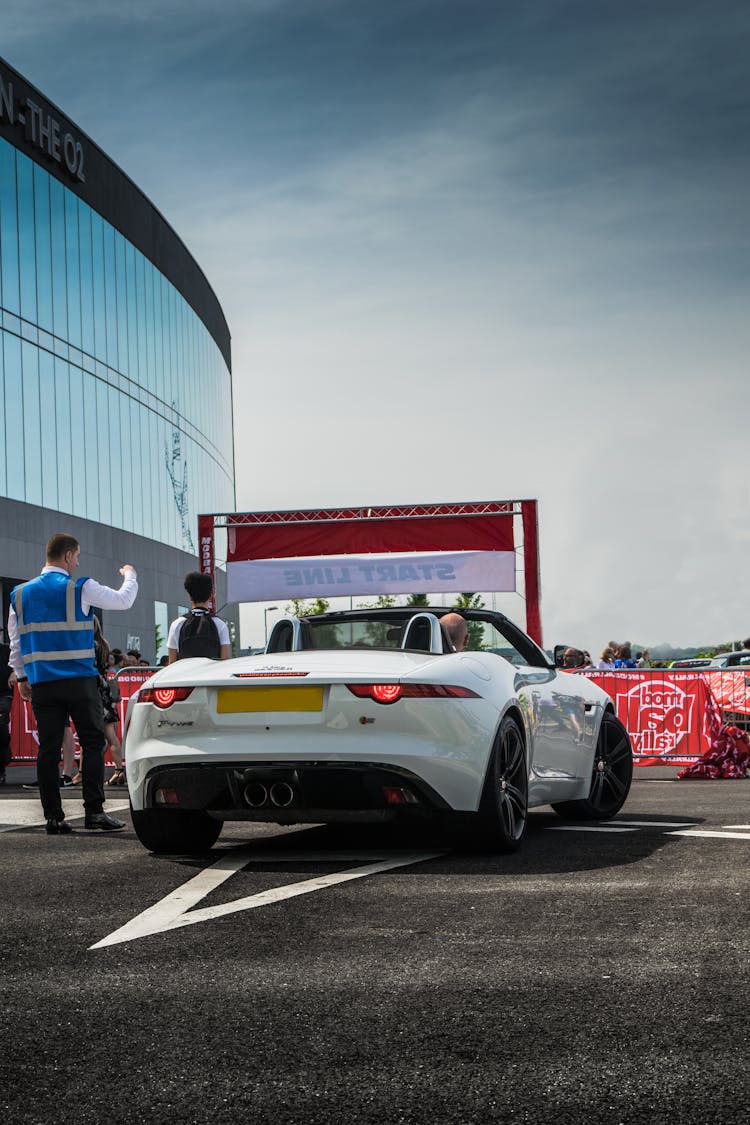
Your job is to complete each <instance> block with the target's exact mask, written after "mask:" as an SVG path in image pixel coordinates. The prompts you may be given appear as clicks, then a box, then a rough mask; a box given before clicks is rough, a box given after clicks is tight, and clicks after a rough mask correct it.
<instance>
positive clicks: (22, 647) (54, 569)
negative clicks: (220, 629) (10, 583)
mask: <svg viewBox="0 0 750 1125" xmlns="http://www.w3.org/2000/svg"><path fill="white" fill-rule="evenodd" d="M80 554H81V548H80V545H79V543H78V540H77V539H76V538H75V537H74V536H72V535H67V534H58V535H53V536H52V538H51V539H50V540H49V542H48V543H47V565H46V566H45V567H44V568H43V569H42V573H41V574H40V575H39V577H38V578H32V579H31V581H30V582H24V583H23V584H22V585H20V586H16V588H15V589H14V590H13V592H12V594H11V596H10V601H11V605H10V612H9V613H8V638H9V640H10V659H9V663H10V666H11V668H12V669H13V671H14V673H15V678H16V682H17V684H18V691H19V694H20V696H21V698H22V699H25V700H30V701H31V705H32V707H33V709H34V717H35V719H36V725H37V730H38V732H39V753H38V756H37V781H38V783H39V796H40V798H41V801H42V808H43V810H44V816H45V819H46V821H47V832H48V833H50V835H66V834H67V833H69V832H72V831H73V829H72V827H71V825H70V824H68V822H67V821H66V819H65V815H64V813H63V808H62V802H61V800H60V782H59V774H58V759H59V756H60V746H61V744H62V740H63V734H64V732H65V723H66V721H67V719H68V716H70V718H71V719H72V720H73V723H74V724H75V728H76V732H77V734H78V741H79V742H80V744H81V773H82V778H83V782H82V784H83V807H84V811H85V814H86V815H85V819H84V826H85V827H86V828H99V829H102V830H103V831H105V832H112V831H115V830H117V829H120V828H124V827H125V823H124V821H122V820H115V819H114V817H111V816H108V815H107V813H105V812H104V807H103V806H104V748H105V738H104V727H103V715H102V705H101V699H100V696H99V688H98V673H97V669H96V664H95V663H94V610H93V607H94V606H98V607H99V608H101V609H130V607H131V605H132V604H133V602H134V601H135V598H136V594H137V593H138V581H137V575H136V573H135V570H134V568H133V567H132V566H130V565H129V564H127V565H125V566H123V567H120V574H121V575H122V577H123V582H122V586H121V587H120V589H119V590H113V589H111V588H110V587H109V586H102V585H100V583H99V582H96V581H95V580H94V579H93V578H76V577H75V572H76V570H77V569H78V563H79V558H80Z"/></svg>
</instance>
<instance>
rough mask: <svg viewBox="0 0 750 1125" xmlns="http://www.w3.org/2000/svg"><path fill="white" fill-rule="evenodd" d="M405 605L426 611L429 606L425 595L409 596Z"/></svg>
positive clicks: (428, 600)
mask: <svg viewBox="0 0 750 1125" xmlns="http://www.w3.org/2000/svg"><path fill="white" fill-rule="evenodd" d="M406 604H407V605H408V606H410V607H411V608H413V609H426V608H427V606H428V605H429V604H430V599H429V598H428V597H427V594H409V597H408V598H407V599H406Z"/></svg>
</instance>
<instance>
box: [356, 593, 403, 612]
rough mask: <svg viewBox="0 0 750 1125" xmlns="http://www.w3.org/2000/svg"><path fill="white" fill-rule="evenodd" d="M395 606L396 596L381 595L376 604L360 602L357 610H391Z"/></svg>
mask: <svg viewBox="0 0 750 1125" xmlns="http://www.w3.org/2000/svg"><path fill="white" fill-rule="evenodd" d="M395 604H396V595H395V594H379V595H378V597H377V598H376V599H375V601H374V602H358V603H357V609H390V608H391V606H394V605H395Z"/></svg>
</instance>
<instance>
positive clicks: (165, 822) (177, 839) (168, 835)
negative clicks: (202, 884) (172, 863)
mask: <svg viewBox="0 0 750 1125" xmlns="http://www.w3.org/2000/svg"><path fill="white" fill-rule="evenodd" d="M131 815H132V818H133V828H134V829H135V834H136V836H137V837H138V839H139V840H140V842H141V843H142V844H143V846H144V848H148V850H149V851H150V852H156V853H157V854H158V855H164V854H179V855H196V854H198V853H200V852H207V851H210V850H211V848H212V847H213V846H214V844H215V843H216V841H217V840H218V838H219V835H220V833H221V829H222V827H223V824H222V821H220V820H214V818H213V817H211V816H209V815H208V813H205V812H202V811H201V810H200V809H140V810H135V809H131Z"/></svg>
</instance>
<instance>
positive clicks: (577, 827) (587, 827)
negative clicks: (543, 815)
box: [547, 824, 637, 832]
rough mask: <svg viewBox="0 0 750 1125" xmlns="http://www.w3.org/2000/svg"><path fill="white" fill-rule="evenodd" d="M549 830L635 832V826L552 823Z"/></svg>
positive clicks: (548, 827)
mask: <svg viewBox="0 0 750 1125" xmlns="http://www.w3.org/2000/svg"><path fill="white" fill-rule="evenodd" d="M547 831H548V832H635V831H637V830H636V829H635V828H616V827H615V826H614V825H608V824H607V825H605V824H601V825H600V824H550V825H548V826H547Z"/></svg>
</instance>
